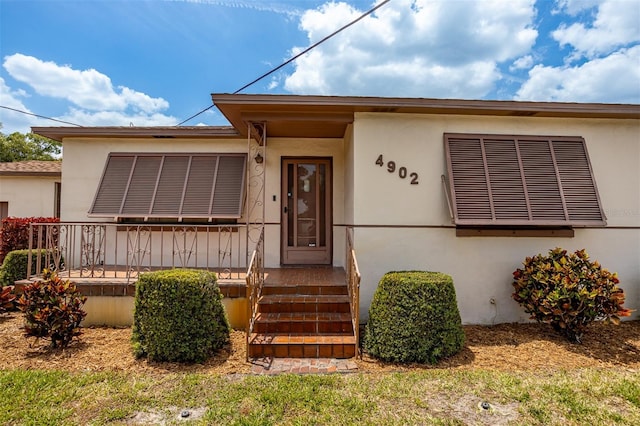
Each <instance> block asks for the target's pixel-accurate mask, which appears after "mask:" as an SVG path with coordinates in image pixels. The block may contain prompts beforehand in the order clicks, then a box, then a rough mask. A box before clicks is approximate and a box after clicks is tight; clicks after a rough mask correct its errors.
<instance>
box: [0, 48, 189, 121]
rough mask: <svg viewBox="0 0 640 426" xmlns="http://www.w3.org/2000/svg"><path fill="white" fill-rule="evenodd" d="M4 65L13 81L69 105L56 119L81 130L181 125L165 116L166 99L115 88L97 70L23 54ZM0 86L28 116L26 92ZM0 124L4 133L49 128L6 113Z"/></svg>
mask: <svg viewBox="0 0 640 426" xmlns="http://www.w3.org/2000/svg"><path fill="white" fill-rule="evenodd" d="M3 65H4V68H5V69H6V70H7V72H8V73H9V75H10V76H11V77H12V78H14V79H15V80H17V81H19V82H22V83H26V84H27V85H28V86H30V87H31V88H32V89H33V91H34V92H35V94H36V95H40V96H42V97H49V98H54V99H63V100H66V101H68V102H70V106H69V110H68V112H67V113H66V114H64V115H62V116H59V117H53V118H56V119H58V120H63V121H67V122H70V123H76V124H79V125H83V126H128V125H129V124H130V123H133V124H134V125H136V126H154V125H159V126H162V125H175V124H176V123H177V122H178V120H177V119H176V118H175V117H172V116H169V115H165V114H163V113H162V112H161V111H163V110H165V109H167V108H168V107H169V103H168V102H167V101H166V100H164V99H162V98H154V97H151V96H149V95H147V94H145V93H142V92H138V91H136V90H133V89H130V88H128V87H124V86H117V87H114V86H113V84H112V82H111V79H110V78H109V77H108V76H106V75H104V74H102V73H100V72H98V71H96V70H94V69H89V70H84V71H79V70H75V69H73V68H72V67H71V66H69V65H58V64H56V63H55V62H45V61H42V60H40V59H38V58H35V57H33V56H27V55H23V54H20V53H16V54H14V55H10V56H6V57H5V58H4V63H3ZM0 83H1V84H0V89H1V93H2V104H3V105H5V106H8V107H11V108H15V109H19V110H22V111H25V112H30V111H29V109H28V108H27V107H26V106H25V104H24V102H22V100H21V99H23V98H26V97H28V94H27V93H26V92H25V91H24V90H20V91H12V90H11V88H10V87H9V86H7V84H6V82H5V80H4V79H1V81H0ZM33 97H34V98H35V95H34V96H33ZM34 102H35V101H34ZM40 113H42V112H40ZM1 120H2V122H3V127H4V128H3V132H5V133H7V132H9V131H11V132H12V131H20V132H28V131H29V127H30V126H32V125H50V124H51V122H46V121H45V122H43V119H37V118H34V117H30V116H28V115H25V114H19V113H17V112H12V111H8V110H6V109H3V110H2V116H1Z"/></svg>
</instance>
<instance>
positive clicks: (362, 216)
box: [352, 113, 640, 323]
mask: <svg viewBox="0 0 640 426" xmlns="http://www.w3.org/2000/svg"><path fill="white" fill-rule="evenodd" d="M446 132H455V133H492V134H531V135H570V136H582V137H584V138H585V140H586V143H587V149H588V151H589V155H590V158H591V162H592V166H593V170H594V174H595V178H596V181H597V185H598V189H599V192H600V197H601V200H602V205H603V208H604V210H605V212H606V214H607V216H608V227H607V228H604V229H576V230H575V237H574V238H520V237H514V238H496V237H472V238H469V237H466V238H465V237H456V235H455V229H454V228H453V227H451V219H450V215H449V209H448V207H447V203H446V198H445V195H444V191H443V187H442V181H441V176H442V175H443V174H445V173H446V164H445V157H444V145H443V133H446ZM639 134H640V122H639V121H638V120H606V119H600V120H587V119H553V118H529V117H507V118H501V117H469V116H427V115H400V114H376V113H362V114H358V115H357V116H356V120H355V124H354V147H353V151H354V156H353V164H352V167H353V170H354V189H353V194H354V195H353V197H354V199H353V203H354V224H355V225H356V238H355V240H356V243H355V244H356V252H357V256H358V261H359V264H360V270H361V273H362V276H363V281H362V287H361V297H362V299H361V306H362V310H361V314H362V315H363V316H364V317H365V318H366V316H367V308H368V305H369V303H370V300H371V298H372V296H373V292H374V291H375V288H376V287H377V283H378V281H379V279H380V278H381V276H382V275H383V274H384V273H385V272H387V271H390V270H405V269H426V270H433V271H442V272H445V273H448V274H451V275H452V276H453V278H454V282H455V285H456V291H457V295H458V303H459V306H460V309H461V314H462V318H463V321H464V322H466V323H492V322H496V323H497V322H510V321H520V320H524V319H526V315H525V314H524V313H523V312H522V311H521V310H520V308H519V307H518V306H517V304H516V303H515V302H513V301H512V300H511V273H512V272H513V271H514V270H515V269H516V268H518V267H519V266H520V265H521V263H522V261H523V260H524V259H525V257H526V256H531V255H534V254H537V253H540V252H542V253H546V252H547V251H548V250H549V249H551V248H553V247H556V246H561V247H564V248H566V249H568V250H576V249H580V248H585V249H586V250H587V252H588V253H589V254H590V255H591V258H592V259H597V260H598V261H600V262H601V263H602V264H603V265H604V266H605V267H606V268H608V269H610V270H612V271H616V272H618V273H619V275H620V278H621V282H622V287H623V288H624V290H625V292H626V294H627V305H628V307H630V308H634V309H638V308H640V142H639V139H638V135H639ZM379 155H383V158H384V160H385V163H386V162H387V161H389V160H393V161H395V162H396V164H397V167H401V166H403V167H406V168H407V171H408V173H411V172H415V173H417V174H418V176H419V184H418V185H410V184H409V178H406V179H401V178H400V177H399V176H398V172H397V171H396V172H395V173H393V174H392V173H389V172H388V171H387V169H386V167H379V166H377V165H376V164H375V161H376V159H377V158H378V156H379ZM363 225H366V226H363ZM358 226H360V227H358ZM491 298H494V299H495V300H496V302H497V304H496V305H495V306H493V305H491V304H490V303H489V299H491ZM637 315H638V314H637V312H636V314H635V316H636V317H637Z"/></svg>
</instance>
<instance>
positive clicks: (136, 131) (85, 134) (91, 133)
mask: <svg viewBox="0 0 640 426" xmlns="http://www.w3.org/2000/svg"><path fill="white" fill-rule="evenodd" d="M31 131H32V132H33V133H36V134H38V135H41V136H45V137H47V138H49V139H53V140H56V141H59V142H61V141H62V139H64V138H71V137H73V138H156V139H174V138H186V139H210V138H241V137H243V136H241V135H240V133H239V132H238V131H237V130H236V129H234V128H233V127H230V126H188V127H187V126H185V127H180V126H154V127H133V126H131V127H117V126H112V127H32V128H31Z"/></svg>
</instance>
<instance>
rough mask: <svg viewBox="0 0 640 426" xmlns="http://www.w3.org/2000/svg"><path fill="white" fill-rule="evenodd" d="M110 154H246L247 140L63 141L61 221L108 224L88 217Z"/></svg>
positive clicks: (93, 139) (75, 139) (73, 139)
mask: <svg viewBox="0 0 640 426" xmlns="http://www.w3.org/2000/svg"><path fill="white" fill-rule="evenodd" d="M111 152H157V153H171V152H220V153H227V152H242V153H245V152H247V141H246V140H241V139H228V140H227V139H215V140H210V139H136V138H130V139H127V138H122V139H113V138H105V139H100V138H66V139H65V140H64V157H63V159H62V177H63V180H64V181H63V185H62V197H61V198H62V202H61V213H60V219H61V220H62V221H88V220H90V221H94V222H99V221H110V220H109V219H101V218H89V217H88V216H87V212H88V211H89V208H90V207H91V203H92V202H93V197H94V196H95V194H96V189H97V187H98V184H99V182H100V178H101V177H102V172H103V170H104V166H105V162H106V160H107V157H108V155H109V153H111Z"/></svg>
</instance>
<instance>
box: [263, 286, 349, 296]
mask: <svg viewBox="0 0 640 426" xmlns="http://www.w3.org/2000/svg"><path fill="white" fill-rule="evenodd" d="M262 294H263V295H265V296H269V295H276V294H282V295H284V294H300V295H303V294H304V295H310V296H312V295H336V294H339V295H346V294H349V289H348V288H347V286H346V285H345V284H342V283H339V284H338V283H326V284H264V286H263V287H262Z"/></svg>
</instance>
